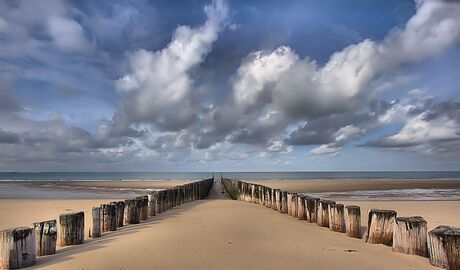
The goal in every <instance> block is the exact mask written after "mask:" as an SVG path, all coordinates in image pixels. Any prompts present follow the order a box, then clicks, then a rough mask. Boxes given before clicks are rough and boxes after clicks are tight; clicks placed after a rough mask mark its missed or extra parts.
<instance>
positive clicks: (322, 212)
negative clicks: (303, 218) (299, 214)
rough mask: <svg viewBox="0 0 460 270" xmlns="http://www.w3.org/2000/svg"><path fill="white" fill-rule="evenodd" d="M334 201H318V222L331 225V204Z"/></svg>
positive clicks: (322, 225) (326, 225) (320, 224)
mask: <svg viewBox="0 0 460 270" xmlns="http://www.w3.org/2000/svg"><path fill="white" fill-rule="evenodd" d="M330 204H335V202H334V201H330V200H323V199H320V200H319V201H318V215H317V220H316V221H317V224H318V226H321V227H329V205H330Z"/></svg>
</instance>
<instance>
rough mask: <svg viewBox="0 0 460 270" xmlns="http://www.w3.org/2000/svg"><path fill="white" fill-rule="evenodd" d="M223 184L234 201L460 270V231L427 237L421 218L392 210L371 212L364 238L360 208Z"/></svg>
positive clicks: (225, 181) (439, 231)
mask: <svg viewBox="0 0 460 270" xmlns="http://www.w3.org/2000/svg"><path fill="white" fill-rule="evenodd" d="M221 181H222V184H223V185H224V188H225V190H226V191H227V193H228V194H229V195H230V196H231V197H232V198H233V199H234V200H240V201H246V202H252V203H256V204H261V205H264V206H266V207H268V208H272V209H274V210H275V211H278V212H280V213H284V214H288V215H289V216H292V217H295V218H298V219H300V220H306V221H307V222H309V223H316V224H318V226H321V227H328V228H330V230H332V231H336V232H341V233H345V234H346V235H347V236H349V237H354V238H363V239H364V240H365V241H366V242H367V243H371V244H385V245H388V246H392V250H393V251H395V252H400V253H405V254H413V255H419V256H423V257H428V258H429V260H430V263H431V264H432V265H434V266H437V267H441V268H445V269H455V270H460V229H459V228H455V227H451V226H438V227H436V228H435V229H434V230H432V231H430V232H428V233H427V222H426V221H425V220H424V219H423V218H422V217H419V216H416V217H397V216H396V211H393V210H378V209H371V210H369V213H368V224H367V231H366V232H365V233H364V236H363V237H362V234H361V210H360V207H359V206H355V205H347V206H344V205H343V204H338V203H336V202H334V201H331V200H324V199H320V198H317V197H313V196H308V195H303V194H298V193H292V192H287V191H283V190H280V189H274V188H270V187H266V186H263V185H258V184H252V183H247V182H244V181H239V180H231V179H222V180H221Z"/></svg>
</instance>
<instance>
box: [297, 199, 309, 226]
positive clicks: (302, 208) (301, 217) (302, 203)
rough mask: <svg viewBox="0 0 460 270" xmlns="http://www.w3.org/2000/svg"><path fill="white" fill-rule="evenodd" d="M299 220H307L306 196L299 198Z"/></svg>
mask: <svg viewBox="0 0 460 270" xmlns="http://www.w3.org/2000/svg"><path fill="white" fill-rule="evenodd" d="M297 208H298V209H297V218H298V219H299V220H306V219H307V215H306V213H305V196H304V195H299V196H298V197H297Z"/></svg>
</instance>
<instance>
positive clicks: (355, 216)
mask: <svg viewBox="0 0 460 270" xmlns="http://www.w3.org/2000/svg"><path fill="white" fill-rule="evenodd" d="M345 227H346V230H345V232H346V234H347V236H350V237H354V238H361V209H360V208H359V206H355V205H348V206H345Z"/></svg>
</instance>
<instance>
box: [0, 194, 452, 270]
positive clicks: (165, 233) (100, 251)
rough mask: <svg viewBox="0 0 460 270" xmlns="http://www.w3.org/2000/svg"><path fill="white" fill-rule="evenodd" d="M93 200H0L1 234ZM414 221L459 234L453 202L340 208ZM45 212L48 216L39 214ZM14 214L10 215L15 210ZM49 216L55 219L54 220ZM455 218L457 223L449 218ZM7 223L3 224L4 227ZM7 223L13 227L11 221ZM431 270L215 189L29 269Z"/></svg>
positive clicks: (419, 260) (426, 265) (419, 261)
mask: <svg viewBox="0 0 460 270" xmlns="http://www.w3.org/2000/svg"><path fill="white" fill-rule="evenodd" d="M100 202H101V201H95V200H54V201H53V200H33V199H30V200H22V201H19V200H0V216H1V217H2V219H1V221H0V226H1V228H4V227H5V226H7V227H8V226H11V225H15V226H18V225H25V224H28V223H30V222H31V221H32V220H41V219H43V218H44V217H45V215H48V216H47V218H48V217H51V216H53V215H55V214H56V215H57V213H59V212H60V211H62V210H65V208H69V209H70V208H72V209H75V210H77V209H88V210H89V209H90V207H91V205H92V204H96V205H97V204H99V203H100ZM346 203H347V204H358V205H361V206H362V207H363V212H365V211H367V209H368V208H373V207H377V208H388V209H395V210H397V211H398V212H399V213H401V214H404V215H405V214H411V215H412V214H418V215H422V216H424V217H425V218H427V219H428V220H429V223H430V227H431V226H434V225H436V224H437V223H442V224H450V225H456V226H460V217H459V216H458V214H457V213H458V210H459V209H460V203H459V202H428V201H424V202H346ZM43 206H47V207H46V210H43V212H40V211H41V210H40V209H43V208H44V207H43ZM14 209H16V210H14ZM54 213H55V214H54ZM453 213H455V215H453ZM5 218H6V219H7V220H5ZM10 220H12V221H10ZM280 268H281V269H284V268H285V269H437V268H434V267H431V266H430V264H429V263H428V259H426V258H422V257H418V256H409V255H403V254H398V253H394V252H392V251H391V248H390V247H387V246H383V245H370V244H366V243H364V242H363V241H362V240H360V239H352V238H348V237H346V236H345V235H344V234H341V233H335V232H331V231H330V230H328V229H327V228H320V227H318V226H317V225H315V224H308V223H306V222H305V221H299V220H296V219H294V218H291V217H288V216H287V215H284V214H280V213H276V212H274V211H272V210H270V209H267V208H265V207H263V206H261V205H256V204H251V203H246V202H240V201H233V200H230V199H229V198H228V197H227V196H224V195H222V194H221V193H220V190H219V187H218V186H216V187H215V188H214V190H213V191H212V193H211V195H210V198H209V199H207V200H201V201H195V202H190V203H187V204H184V205H181V206H179V207H177V208H175V209H172V210H169V211H168V212H166V213H163V214H161V215H160V216H157V217H151V218H149V220H148V221H146V222H143V223H141V224H138V225H129V226H125V227H123V228H120V230H118V231H116V232H109V233H106V234H104V235H103V237H102V238H99V239H96V240H87V242H86V243H85V244H84V245H81V246H74V247H67V248H64V249H60V250H59V251H58V253H57V254H55V255H52V256H47V257H40V258H39V259H38V263H37V265H36V266H34V267H31V268H30V269H280Z"/></svg>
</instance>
